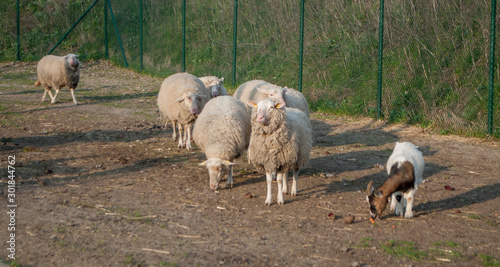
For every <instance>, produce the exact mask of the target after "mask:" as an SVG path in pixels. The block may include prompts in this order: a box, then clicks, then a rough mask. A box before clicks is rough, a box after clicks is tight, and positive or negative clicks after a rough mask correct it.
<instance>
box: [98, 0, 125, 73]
mask: <svg viewBox="0 0 500 267" xmlns="http://www.w3.org/2000/svg"><path fill="white" fill-rule="evenodd" d="M96 1H97V0H96ZM106 2H107V3H108V8H109V14H110V15H111V20H112V21H113V26H115V31H116V37H117V38H118V43H119V44H120V49H121V50H122V56H123V61H125V67H126V68H127V69H128V63H127V57H126V56H125V50H123V44H122V39H121V38H120V33H119V32H118V26H116V20H115V15H114V14H113V8H111V3H110V2H109V0H106Z"/></svg>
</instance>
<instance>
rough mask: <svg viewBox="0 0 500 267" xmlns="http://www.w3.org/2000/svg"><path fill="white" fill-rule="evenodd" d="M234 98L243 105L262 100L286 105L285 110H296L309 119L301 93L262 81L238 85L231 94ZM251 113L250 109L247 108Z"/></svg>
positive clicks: (307, 108)
mask: <svg viewBox="0 0 500 267" xmlns="http://www.w3.org/2000/svg"><path fill="white" fill-rule="evenodd" d="M233 96H234V97H236V98H238V99H240V100H241V102H243V103H245V102H247V101H249V100H251V101H253V102H256V103H258V102H259V101H261V100H262V99H264V98H270V99H272V100H274V101H277V102H282V103H286V107H287V108H296V109H299V110H301V111H302V112H304V113H305V114H306V115H307V117H309V105H308V104H307V100H306V98H305V97H304V95H303V94H302V93H300V92H299V91H297V90H294V89H291V88H287V87H280V86H277V85H274V84H271V83H268V82H266V81H262V80H252V81H248V82H245V83H243V84H242V85H240V86H239V87H238V88H237V89H236V91H235V92H234V94H233ZM247 110H248V112H249V113H250V114H251V113H252V107H247Z"/></svg>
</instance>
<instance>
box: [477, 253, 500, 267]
mask: <svg viewBox="0 0 500 267" xmlns="http://www.w3.org/2000/svg"><path fill="white" fill-rule="evenodd" d="M479 258H480V259H481V265H483V266H497V267H498V266H500V260H499V259H497V258H495V257H492V256H488V255H485V254H479Z"/></svg>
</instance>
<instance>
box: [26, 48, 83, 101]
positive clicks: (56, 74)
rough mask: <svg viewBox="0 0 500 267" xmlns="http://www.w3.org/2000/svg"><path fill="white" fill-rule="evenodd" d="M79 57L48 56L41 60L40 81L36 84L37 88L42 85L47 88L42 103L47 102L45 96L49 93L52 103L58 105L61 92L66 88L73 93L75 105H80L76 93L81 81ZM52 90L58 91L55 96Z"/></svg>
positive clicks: (39, 67)
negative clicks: (58, 95)
mask: <svg viewBox="0 0 500 267" xmlns="http://www.w3.org/2000/svg"><path fill="white" fill-rule="evenodd" d="M77 57H78V56H77V55H74V54H68V55H66V56H63V57H58V56H52V55H48V56H44V57H43V58H42V59H40V61H39V62H38V64H37V66H36V71H37V75H38V80H37V81H36V82H35V86H40V85H42V86H43V87H44V88H45V92H44V93H43V97H42V102H43V101H45V96H46V95H47V92H48V93H49V96H50V98H51V99H52V101H51V102H50V103H51V104H54V103H56V97H57V94H59V90H60V89H61V88H63V87H65V86H66V87H68V88H69V91H70V92H71V96H72V97H73V103H75V105H78V102H77V101H76V98H75V93H74V90H75V89H76V87H77V86H78V81H79V80H80V61H78V59H77ZM52 89H54V90H56V94H55V95H54V96H52Z"/></svg>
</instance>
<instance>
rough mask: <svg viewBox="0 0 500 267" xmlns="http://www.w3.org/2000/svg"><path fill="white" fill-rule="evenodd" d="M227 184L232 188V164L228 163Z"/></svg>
mask: <svg viewBox="0 0 500 267" xmlns="http://www.w3.org/2000/svg"><path fill="white" fill-rule="evenodd" d="M227 184H228V185H230V186H231V188H233V166H232V165H229V174H228V175H227Z"/></svg>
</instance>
